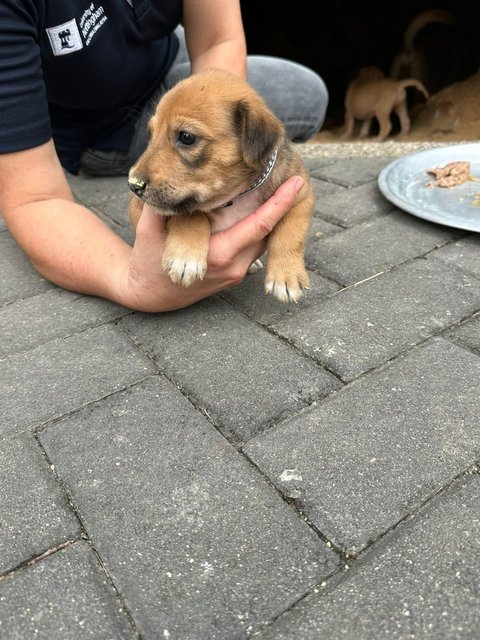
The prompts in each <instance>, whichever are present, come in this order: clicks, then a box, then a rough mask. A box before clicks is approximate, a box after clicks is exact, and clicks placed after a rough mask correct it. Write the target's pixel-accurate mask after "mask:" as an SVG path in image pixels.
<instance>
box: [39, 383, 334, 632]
mask: <svg viewBox="0 0 480 640" xmlns="http://www.w3.org/2000/svg"><path fill="white" fill-rule="evenodd" d="M40 437H41V440H42V443H43V444H44V446H45V447H46V449H47V451H48V455H49V457H51V459H52V460H53V461H54V462H55V465H56V469H57V471H58V473H59V475H60V476H61V478H62V480H63V481H64V482H65V483H66V486H67V490H68V491H69V492H71V494H72V496H73V501H74V504H75V505H76V507H77V508H78V510H79V513H80V515H81V518H82V520H83V522H84V523H85V525H86V528H87V530H88V531H89V533H90V535H91V536H92V539H93V540H94V542H95V546H96V548H97V549H98V551H99V553H100V555H101V557H102V558H103V560H104V561H105V563H106V566H107V567H108V570H109V572H111V574H112V577H113V581H114V583H115V585H116V587H117V588H118V589H119V592H120V593H121V595H122V596H123V597H125V598H126V601H127V602H128V604H129V608H130V611H131V612H132V615H133V618H134V620H135V622H136V624H137V625H138V627H139V630H140V633H141V636H142V638H144V639H145V640H149V639H157V638H163V637H171V638H179V639H180V638H181V639H183V640H187V639H192V640H199V639H201V640H203V639H205V640H207V639H208V640H216V639H218V640H224V639H225V638H229V639H232V640H233V639H234V638H244V637H246V635H245V630H246V629H247V628H248V627H249V626H251V625H255V624H258V622H259V621H261V620H264V619H269V617H270V616H272V615H273V616H274V615H278V613H280V612H281V611H282V610H284V609H285V608H286V607H288V606H291V604H292V603H293V602H295V601H296V599H297V598H298V597H300V596H301V594H303V593H304V592H305V591H306V590H307V589H308V588H309V586H311V585H313V584H315V583H316V581H318V579H319V578H320V579H321V576H322V575H327V574H330V573H331V572H332V571H333V570H334V569H335V567H336V566H337V565H338V560H337V556H336V555H335V554H334V553H332V552H331V551H330V550H329V549H328V548H327V547H326V545H325V544H324V543H323V542H322V541H321V540H320V539H319V538H318V537H317V536H316V535H315V534H314V533H313V532H312V530H311V529H310V528H309V527H308V526H307V525H306V524H305V522H304V521H303V520H302V519H301V518H298V516H297V515H296V514H295V512H294V511H293V510H292V509H291V508H290V507H289V506H288V505H287V504H286V503H285V502H283V501H282V500H281V498H280V497H279V496H278V494H277V493H276V492H275V491H274V490H273V489H272V487H271V486H270V485H269V484H268V483H267V482H265V480H264V479H263V478H262V477H261V476H260V474H258V473H256V471H255V470H254V469H252V467H251V466H250V464H249V463H248V462H247V461H246V460H245V459H244V457H243V456H242V455H241V454H239V453H238V452H237V451H236V450H235V449H234V448H233V447H232V446H231V445H229V444H228V443H227V441H226V440H225V439H224V438H223V437H222V436H221V435H220V434H219V433H218V432H217V431H216V430H215V429H214V427H213V426H212V425H211V424H210V423H209V422H208V421H207V420H206V419H205V418H204V417H203V416H201V414H200V413H199V412H198V411H196V410H195V409H194V408H193V407H192V406H191V404H190V403H189V402H188V401H187V400H186V399H185V398H184V397H183V396H182V395H181V394H180V393H179V391H178V390H177V389H175V387H174V386H173V385H171V384H170V383H169V382H168V381H166V380H165V379H164V378H163V377H156V378H150V379H149V380H147V381H145V382H143V383H141V384H139V385H138V386H136V387H131V388H130V389H128V390H127V391H126V392H122V393H120V394H117V395H116V396H112V397H110V398H107V399H106V400H104V401H102V402H99V403H97V404H96V405H94V406H90V407H88V408H87V409H86V410H84V411H82V412H81V413H80V414H76V415H74V416H72V417H70V418H67V419H66V420H63V421H61V422H60V423H57V424H55V425H52V426H50V427H48V428H47V429H45V430H44V431H43V432H42V433H41V435H40Z"/></svg>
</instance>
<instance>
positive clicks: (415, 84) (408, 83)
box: [399, 78, 430, 100]
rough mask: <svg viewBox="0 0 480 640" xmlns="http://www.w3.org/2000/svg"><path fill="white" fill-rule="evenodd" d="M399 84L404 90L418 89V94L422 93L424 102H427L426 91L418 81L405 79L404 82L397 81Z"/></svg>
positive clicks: (427, 95)
mask: <svg viewBox="0 0 480 640" xmlns="http://www.w3.org/2000/svg"><path fill="white" fill-rule="evenodd" d="M399 84H400V86H401V88H402V89H406V88H407V87H415V89H418V91H420V93H423V95H424V96H425V99H426V100H428V98H429V97H430V96H429V94H428V91H427V90H426V89H425V87H424V86H423V84H422V83H421V82H420V81H419V80H415V78H407V79H406V80H399Z"/></svg>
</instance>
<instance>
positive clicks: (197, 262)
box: [162, 254, 207, 287]
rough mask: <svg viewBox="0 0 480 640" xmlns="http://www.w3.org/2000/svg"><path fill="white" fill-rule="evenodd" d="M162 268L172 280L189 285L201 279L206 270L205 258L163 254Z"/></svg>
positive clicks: (183, 285)
mask: <svg viewBox="0 0 480 640" xmlns="http://www.w3.org/2000/svg"><path fill="white" fill-rule="evenodd" d="M162 264H163V268H164V269H165V271H166V272H167V273H168V275H169V276H170V279H171V280H172V282H175V283H176V284H181V285H182V287H189V286H190V285H192V284H193V283H194V282H196V281H197V280H203V278H204V276H205V273H206V271H207V260H206V258H204V259H202V258H198V257H197V258H195V257H193V256H192V257H188V258H186V257H181V256H172V255H168V254H165V255H164V256H163V263H162Z"/></svg>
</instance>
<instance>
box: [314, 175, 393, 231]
mask: <svg viewBox="0 0 480 640" xmlns="http://www.w3.org/2000/svg"><path fill="white" fill-rule="evenodd" d="M322 184H327V185H328V184H329V183H327V182H324V183H322ZM329 186H330V187H335V186H336V185H333V184H330V185H329ZM336 189H337V190H336V191H334V192H331V193H325V194H322V193H319V195H318V198H317V203H316V205H315V215H316V216H319V217H320V218H324V219H325V220H328V221H329V222H333V223H334V224H338V225H340V226H342V227H352V226H353V225H355V224H358V223H359V222H362V221H363V220H368V219H369V218H374V217H377V216H381V215H384V214H386V213H391V212H392V211H394V210H395V207H394V206H393V205H392V204H391V203H390V202H389V201H388V200H386V199H385V198H384V197H383V196H382V194H381V193H380V191H379V189H378V187H377V184H376V182H368V183H367V184H362V185H360V186H359V187H355V188H353V189H345V188H344V187H336Z"/></svg>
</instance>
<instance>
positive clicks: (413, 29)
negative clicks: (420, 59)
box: [403, 9, 455, 52]
mask: <svg viewBox="0 0 480 640" xmlns="http://www.w3.org/2000/svg"><path fill="white" fill-rule="evenodd" d="M435 22H439V23H441V24H454V23H455V20H454V19H453V17H452V16H451V15H450V14H449V13H448V11H445V10H444V9H428V10H427V11H422V12H421V13H419V14H418V15H417V16H415V18H414V19H413V20H412V21H411V22H410V24H409V25H408V27H407V30H406V31H405V35H404V36H403V46H404V48H405V51H408V52H410V51H412V50H413V46H414V43H415V38H416V37H417V35H418V33H419V32H420V31H421V30H422V29H423V28H424V27H426V26H427V24H432V23H435Z"/></svg>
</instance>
